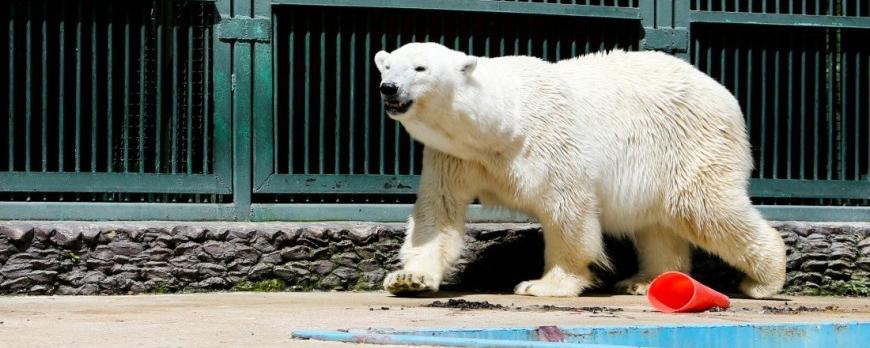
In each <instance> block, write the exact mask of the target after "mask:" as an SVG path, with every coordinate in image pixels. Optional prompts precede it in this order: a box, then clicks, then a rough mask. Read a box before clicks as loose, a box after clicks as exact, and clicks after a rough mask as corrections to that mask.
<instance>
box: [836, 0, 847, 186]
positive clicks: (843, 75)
mask: <svg viewBox="0 0 870 348" xmlns="http://www.w3.org/2000/svg"><path fill="white" fill-rule="evenodd" d="M844 9H845V6H844ZM843 12H845V11H843ZM840 35H841V36H840V37H841V38H842V35H843V33H842V32H840ZM843 46H845V45H842V43H841V46H840V47H841V49H840V50H841V51H840V149H839V151H838V152H839V154H840V163H839V172H840V175H839V179H840V180H844V179H846V152H847V148H848V142H847V139H846V135H847V134H848V130H849V127H848V126H847V123H846V120H847V119H848V117H847V116H846V115H848V113H849V111H848V106H847V102H848V100H847V97H848V95H849V94H848V93H846V91H848V86H847V83H846V79H847V77H848V76H849V61H848V59H847V57H846V50H845V49H844V48H843Z"/></svg>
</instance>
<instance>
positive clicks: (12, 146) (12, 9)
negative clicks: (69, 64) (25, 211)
mask: <svg viewBox="0 0 870 348" xmlns="http://www.w3.org/2000/svg"><path fill="white" fill-rule="evenodd" d="M61 30H63V22H61ZM61 36H63V35H61ZM61 42H62V41H61ZM8 86H9V129H8V132H9V134H8V135H7V140H6V141H7V142H8V144H9V157H8V160H9V171H10V172H12V171H15V2H14V1H10V2H9V83H8ZM61 88H62V87H61ZM61 110H63V109H61ZM61 158H62V157H61ZM61 168H63V165H61Z"/></svg>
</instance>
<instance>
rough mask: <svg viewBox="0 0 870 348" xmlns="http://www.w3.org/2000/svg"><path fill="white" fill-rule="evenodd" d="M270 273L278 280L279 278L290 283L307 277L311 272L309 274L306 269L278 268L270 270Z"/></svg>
mask: <svg viewBox="0 0 870 348" xmlns="http://www.w3.org/2000/svg"><path fill="white" fill-rule="evenodd" d="M272 273H274V274H275V275H276V276H278V278H281V279H283V280H286V281H288V282H292V281H295V280H297V279H299V278H301V277H304V276H306V275H308V274H309V273H311V272H309V271H308V270H307V269H302V268H297V267H287V266H278V267H275V269H273V270H272Z"/></svg>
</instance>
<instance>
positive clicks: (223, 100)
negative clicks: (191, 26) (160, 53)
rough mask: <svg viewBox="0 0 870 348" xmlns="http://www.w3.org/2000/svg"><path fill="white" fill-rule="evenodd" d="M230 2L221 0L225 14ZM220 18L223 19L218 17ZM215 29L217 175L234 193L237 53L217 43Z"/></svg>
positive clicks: (211, 34)
mask: <svg viewBox="0 0 870 348" xmlns="http://www.w3.org/2000/svg"><path fill="white" fill-rule="evenodd" d="M227 2H228V0H221V2H220V3H218V8H219V9H220V11H221V13H225V11H229V10H228V8H227V7H228V5H229V4H228V3H227ZM218 19H219V18H218ZM216 35H217V33H216V31H215V30H210V31H209V36H208V38H209V41H210V42H211V43H212V45H213V47H214V58H213V60H214V66H213V68H212V69H211V77H212V78H213V79H214V96H213V97H212V99H211V100H212V103H214V156H213V158H214V162H213V165H214V173H215V175H217V177H219V178H220V179H221V180H222V183H223V184H224V185H225V186H226V187H227V189H228V190H229V191H231V190H232V181H231V178H232V176H233V172H234V169H233V162H232V158H233V149H232V144H233V142H232V140H233V139H234V136H233V133H232V125H233V118H232V112H233V95H232V93H233V78H232V74H233V64H234V62H233V51H232V44H231V43H229V42H223V41H220V40H216V39H215V37H216Z"/></svg>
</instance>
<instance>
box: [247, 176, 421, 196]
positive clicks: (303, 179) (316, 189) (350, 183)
mask: <svg viewBox="0 0 870 348" xmlns="http://www.w3.org/2000/svg"><path fill="white" fill-rule="evenodd" d="M418 181H419V177H418V176H416V175H347V174H329V175H319V174H314V175H283V174H276V175H271V176H269V178H268V179H267V180H266V182H265V183H264V184H263V185H262V186H260V187H258V188H256V189H255V192H257V193H293V194H299V193H315V194H316V193H325V194H337V193H350V194H360V193H375V194H414V193H416V192H417V186H418Z"/></svg>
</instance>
